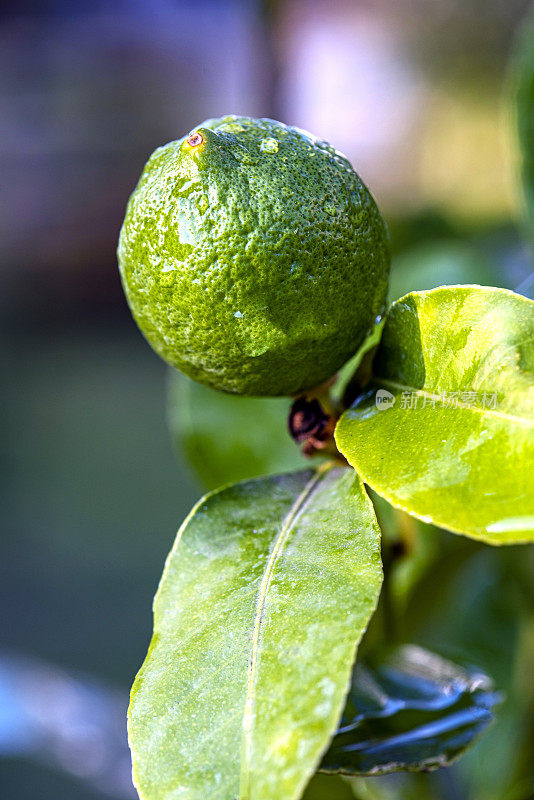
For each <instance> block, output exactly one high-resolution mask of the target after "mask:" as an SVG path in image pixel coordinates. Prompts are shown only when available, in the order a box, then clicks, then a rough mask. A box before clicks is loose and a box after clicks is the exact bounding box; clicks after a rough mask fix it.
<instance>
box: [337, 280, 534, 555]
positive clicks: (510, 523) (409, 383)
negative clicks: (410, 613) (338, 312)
mask: <svg viewBox="0 0 534 800" xmlns="http://www.w3.org/2000/svg"><path fill="white" fill-rule="evenodd" d="M374 375H375V378H374V382H373V383H372V384H371V385H370V387H368V391H367V392H366V395H365V397H364V398H363V399H362V400H361V401H360V402H359V403H357V405H356V406H355V407H354V408H351V409H349V410H348V411H347V412H345V414H344V415H343V416H342V418H341V420H340V422H339V423H338V426H337V430H336V441H337V444H338V447H339V449H340V450H341V452H342V453H343V455H344V456H345V457H346V458H347V460H348V461H349V462H350V463H351V464H352V465H353V466H354V468H355V469H356V470H357V472H358V473H359V474H360V475H361V477H362V478H363V480H364V481H365V482H367V483H368V484H369V485H370V486H371V487H372V488H373V489H375V490H376V492H377V493H378V494H380V495H382V496H383V497H385V498H386V499H387V500H388V501H389V502H390V503H392V504H393V505H395V506H397V507H398V508H402V509H403V510H405V511H407V512H408V513H409V514H412V515H413V516H416V517H418V518H420V519H422V520H423V521H425V522H433V523H435V524H436V525H439V526H440V527H444V528H448V529H449V530H451V531H455V532H457V533H463V534H466V535H468V536H472V537H474V538H478V539H483V540H484V541H486V542H490V543H492V544H505V543H510V542H522V541H523V542H524V541H532V540H534V302H532V301H531V300H527V299H526V298H524V297H521V296H519V295H516V294H514V293H513V292H510V291H508V290H506V289H492V288H488V287H480V286H457V287H454V286H451V287H442V288H439V289H434V290H432V291H429V292H415V293H412V294H409V295H406V297H404V298H402V299H401V300H399V301H397V302H396V303H394V305H393V306H392V308H391V309H390V312H389V314H388V317H387V320H386V325H385V327H384V333H383V335H382V340H381V345H380V347H379V350H378V352H377V357H376V358H375V362H374Z"/></svg>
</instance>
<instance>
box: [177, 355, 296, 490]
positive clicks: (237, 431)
mask: <svg viewBox="0 0 534 800" xmlns="http://www.w3.org/2000/svg"><path fill="white" fill-rule="evenodd" d="M289 405H290V401H289V400H288V399H287V398H263V397H260V398H257V397H252V398H251V397H239V396H237V395H230V394H224V393H223V392H217V391H215V390H214V389H209V388H208V387H206V386H202V384H200V383H197V382H196V381H192V380H191V379H190V378H187V377H186V376H185V375H182V374H181V373H179V372H177V371H176V370H171V371H169V388H168V403H167V409H168V410H167V414H168V420H169V427H170V431H171V437H172V440H173V443H174V445H175V448H176V450H177V451H178V453H179V454H180V455H182V456H184V457H185V460H186V461H187V462H188V463H189V465H190V466H191V467H192V469H193V471H194V473H195V476H196V477H197V478H198V479H199V480H200V482H201V484H203V485H204V486H205V487H206V488H208V489H216V488H217V487H218V486H222V485H223V484H227V483H234V482H236V481H240V480H244V479H246V478H254V477H256V476H259V475H270V474H274V473H277V472H285V471H289V470H293V469H299V468H304V467H305V466H307V465H308V464H309V462H308V461H307V459H306V458H305V457H304V456H303V455H302V453H301V452H300V450H299V448H298V446H297V445H296V444H295V442H294V441H293V440H292V439H291V437H290V435H289V433H288V431H287V416H288V413H289Z"/></svg>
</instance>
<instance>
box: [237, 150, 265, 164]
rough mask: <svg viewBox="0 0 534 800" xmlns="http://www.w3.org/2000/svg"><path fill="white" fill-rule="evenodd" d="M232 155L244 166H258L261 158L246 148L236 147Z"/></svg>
mask: <svg viewBox="0 0 534 800" xmlns="http://www.w3.org/2000/svg"><path fill="white" fill-rule="evenodd" d="M232 153H233V155H234V157H235V158H236V159H237V160H238V161H240V162H241V163H242V164H257V163H258V161H259V157H258V156H257V155H254V154H253V153H250V152H249V151H248V150H245V148H244V147H236V148H235V149H234V150H233V151H232Z"/></svg>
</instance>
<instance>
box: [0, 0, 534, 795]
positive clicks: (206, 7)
mask: <svg viewBox="0 0 534 800" xmlns="http://www.w3.org/2000/svg"><path fill="white" fill-rule="evenodd" d="M527 8H528V3H527V1H526V0H507V2H506V3H504V2H501V0H464V1H463V2H462V1H461V0H451V1H450V2H447V3H443V2H440V1H439V0H400V1H399V2H392V0H389V2H388V0H379V2H372V3H371V2H349V1H348V0H340V2H336V3H331V2H326V0H296V1H295V2H275V1H274V0H273V1H271V2H269V1H268V0H265V1H264V2H259V0H231V1H230V2H223V0H197V1H196V2H195V3H187V2H181V1H180V0H175V1H174V2H173V1H172V0H149V1H148V2H141V1H139V2H134V1H131V2H128V1H127V0H123V1H121V0H108V2H106V3H103V2H91V3H89V2H87V1H86V0H71V2H65V1H63V2H62V1H61V0H58V2H49V3H40V2H36V1H32V0H23V1H22V2H17V3H15V2H9V0H8V2H5V3H4V4H3V6H2V11H1V12H0V64H1V70H0V107H1V109H2V126H1V130H0V142H1V144H2V146H1V148H0V163H1V172H2V176H3V180H2V189H1V192H2V194H1V196H0V203H1V214H0V231H1V237H0V258H1V263H2V269H1V270H0V333H1V344H0V355H1V358H2V364H3V369H2V374H3V378H4V380H3V391H2V395H1V423H0V424H1V437H2V445H3V446H2V466H3V469H2V474H3V480H2V488H1V492H2V498H1V502H2V508H3V515H2V519H3V523H2V527H3V535H2V557H1V560H0V565H1V566H0V569H1V571H2V574H1V580H0V586H1V593H2V614H1V615H0V625H1V648H2V653H4V654H7V656H10V657H12V656H13V655H15V656H16V657H17V658H19V657H21V658H24V659H27V662H25V663H27V664H28V665H29V667H28V669H29V670H30V672H31V670H32V669H34V670H35V676H36V677H35V684H36V686H37V687H39V685H41V686H43V684H42V683H41V677H40V676H42V673H41V672H39V669H43V668H44V667H43V665H45V666H46V670H48V672H47V673H46V674H47V675H48V677H49V678H50V680H51V683H50V686H51V687H52V688H53V687H55V689H54V691H52V688H51V689H50V695H49V697H50V702H49V704H48V708H46V707H45V708H43V709H41V710H40V712H39V725H40V728H39V730H40V731H41V734H40V735H41V737H42V738H41V739H39V738H37V739H35V738H34V739H32V734H31V730H32V725H33V724H34V723H31V724H30V722H29V721H28V720H29V718H30V716H31V713H30V711H29V710H28V707H29V706H31V703H32V702H33V700H32V696H30V695H31V692H30V693H29V692H28V690H26V689H24V690H22V689H20V687H19V688H17V686H16V685H15V684H14V683H13V674H12V673H13V670H15V672H16V669H17V668H16V667H13V664H11V666H9V667H8V666H6V663H7V662H6V663H4V662H2V661H1V660H0V706H1V708H2V710H1V711H0V759H1V760H0V796H1V797H2V798H3V797H5V798H10V799H11V798H17V800H30V798H31V800H35V798H39V800H49V799H50V800H51V799H52V798H54V800H56V799H57V798H61V799H62V800H71V799H72V800H74V798H77V800H78V799H79V798H81V799H82V800H84V799H85V798H87V799H88V800H89V798H92V799H93V800H97V798H101V797H104V796H115V797H130V796H134V795H132V793H131V792H132V790H131V788H129V786H128V778H127V776H126V777H124V775H123V774H122V773H121V775H122V777H120V779H119V778H117V777H116V776H114V777H113V776H111V772H110V770H109V769H108V767H109V765H108V767H106V768H104V767H105V765H104V766H103V764H104V761H105V759H104V756H103V754H102V752H100V751H99V750H98V747H101V749H102V747H103V745H102V742H107V741H108V740H107V739H106V736H107V735H108V734H109V729H108V728H109V726H108V727H106V728H105V731H106V735H105V736H104V734H102V736H100V734H98V723H97V722H95V723H94V725H93V728H91V730H88V729H86V728H83V730H81V729H80V724H79V720H80V718H81V717H82V716H83V713H84V709H85V707H86V706H85V705H84V703H86V704H88V706H89V707H94V706H95V704H94V703H93V701H92V699H91V698H92V697H94V695H92V694H91V692H90V691H89V692H88V693H86V694H84V689H83V687H84V686H87V685H92V683H91V682H95V681H96V684H95V685H96V686H97V687H100V688H101V689H102V691H104V692H110V693H113V692H117V693H118V694H117V697H119V698H120V702H121V703H122V702H124V697H125V693H126V692H127V690H128V687H129V686H130V684H131V682H132V679H133V676H134V675H135V672H136V670H137V669H138V667H139V665H140V663H141V661H142V659H143V657H144V654H145V651H146V647H147V644H148V641H149V637H150V631H151V600H152V596H153V594H154V591H155V588H156V586H157V582H158V579H159V575H160V573H161V569H162V565H163V561H164V558H165V556H166V553H167V552H168V550H169V548H170V545H171V543H172V540H173V538H174V535H175V532H176V530H177V528H178V526H179V524H180V522H181V521H182V519H183V518H184V516H185V515H186V513H187V511H188V510H189V508H190V506H191V505H192V504H193V502H194V501H195V499H196V498H197V497H198V495H199V493H200V492H201V491H202V486H201V483H202V481H204V482H205V483H207V484H210V483H213V482H215V483H216V482H218V480H219V475H218V471H217V469H216V468H214V466H213V463H212V462H211V461H210V446H209V439H205V441H204V442H203V443H202V446H200V444H199V442H198V440H195V439H194V437H193V438H192V439H190V440H188V441H186V442H185V443H182V444H183V447H182V450H183V451H185V453H189V455H191V454H192V451H194V452H193V456H194V460H196V464H195V466H194V468H193V469H191V468H190V467H189V466H187V465H186V457H185V454H184V452H182V456H181V458H178V459H177V458H176V457H175V454H174V453H173V443H172V441H171V437H170V436H169V433H168V430H167V421H166V412H165V405H166V399H165V396H166V386H167V374H166V370H165V367H164V365H163V364H162V363H161V362H160V361H159V359H158V358H157V357H156V356H155V355H154V354H153V353H152V352H151V351H150V349H149V347H148V346H147V344H146V343H145V342H144V340H143V339H142V337H141V336H140V335H139V333H138V332H137V330H136V328H135V325H134V323H133V322H132V320H131V318H130V315H129V312H128V310H127V307H126V304H125V301H124V299H123V295H122V291H121V287H120V282H119V278H118V272H117V268H116V259H115V247H116V241H117V237H118V232H119V228H120V224H121V221H122V216H123V213H124V208H125V204H126V201H127V198H128V195H129V193H130V192H131V191H132V190H133V188H134V186H135V183H136V181H137V178H138V176H139V174H140V171H141V169H142V166H143V164H144V162H145V161H146V159H147V157H148V155H149V154H150V153H151V151H152V150H153V149H154V148H155V147H156V146H158V145H160V144H162V143H163V142H166V141H169V140H171V139H175V138H178V137H179V136H181V135H183V134H184V133H185V132H187V131H188V130H189V129H191V128H192V127H193V126H194V125H195V124H197V123H198V122H199V121H201V120H202V119H204V118H206V117H212V116H217V115H220V114H225V113H238V114H250V115H258V116H272V117H275V118H279V119H282V120H283V121H285V122H287V123H289V124H296V125H300V126H302V127H304V128H307V129H310V130H312V131H313V132H314V133H316V134H317V135H319V136H323V137H325V138H328V139H330V140H331V141H332V142H333V143H334V144H335V145H336V146H337V147H339V148H340V149H341V150H344V151H345V152H346V153H347V155H348V156H349V157H350V158H351V160H352V162H353V164H354V166H355V168H356V169H357V170H358V172H359V173H360V174H361V175H362V177H363V179H364V180H365V181H366V182H367V183H368V184H369V185H370V187H371V189H372V191H373V193H374V194H375V196H376V198H377V200H378V203H379V205H380V207H381V208H382V210H383V213H384V215H385V216H386V218H387V220H388V223H389V225H390V229H391V234H392V242H393V250H394V256H395V257H394V271H393V276H392V288H391V298H392V299H394V298H395V297H398V296H400V295H402V294H403V293H404V292H406V291H407V290H408V289H410V288H429V287H431V286H434V285H439V284H440V283H457V282H462V283H469V282H477V283H487V284H492V285H497V286H507V287H509V288H516V289H517V290H518V291H521V292H523V293H525V294H527V295H529V296H530V297H532V296H533V294H532V293H533V289H534V281H533V280H532V256H531V253H530V252H529V250H528V247H527V246H526V245H525V243H524V240H523V239H522V237H521V232H520V227H521V226H520V200H519V190H518V185H517V174H516V173H517V156H516V144H515V136H514V129H513V119H512V115H511V100H510V97H511V90H510V86H511V80H510V73H509V66H508V65H509V61H510V55H511V53H512V51H513V47H514V42H515V39H516V35H517V30H518V27H519V26H520V23H521V21H522V19H523V17H524V15H525V13H526V11H527ZM182 388H183V387H182ZM184 391H185V390H184ZM275 402H278V401H275ZM187 403H188V401H187V399H183V400H180V401H179V403H178V414H179V413H180V408H181V409H182V410H183V413H184V419H185V418H186V415H187V413H189V412H190V411H191V409H190V408H189V407H188V405H187ZM210 403H211V401H210V400H206V406H205V407H206V409H208V411H207V412H206V413H208V412H209V404H210ZM180 404H181V405H180ZM280 404H281V405H280V412H281V419H280V425H281V434H280V435H281V436H282V437H285V436H286V434H285V431H284V430H282V428H283V426H284V425H285V420H284V419H283V408H282V406H283V405H284V401H280ZM188 409H189V411H188ZM277 411H278V406H277ZM176 413H177V412H176V405H174V406H173V415H174V416H175V415H176ZM209 413H211V414H212V422H213V418H214V416H213V415H215V418H216V415H217V414H218V413H219V412H218V408H217V406H214V407H213V408H211V412H209ZM229 413H231V414H232V413H233V414H234V420H235V412H233V411H232V412H229ZM174 416H173V417H172V419H173V420H174V422H173V430H174V438H176V437H178V438H180V437H181V435H182V434H181V432H180V430H177V423H176V420H175V418H174ZM260 416H261V415H260ZM269 419H270V417H269ZM230 424H231V423H229V425H230ZM234 424H235V423H234ZM269 424H271V422H269ZM274 424H275V420H273V425H274ZM179 427H180V425H179V423H178V428H179ZM228 430H231V428H228ZM189 432H190V431H189ZM282 441H283V444H282V445H281V447H282V448H283V450H282V454H281V456H280V459H281V460H280V462H279V466H281V467H284V466H289V465H290V464H291V463H292V461H293V459H294V458H296V459H297V461H298V454H296V453H295V455H294V456H293V454H292V453H291V452H290V443H289V440H288V439H283V440H282ZM234 444H235V443H234ZM248 446H250V442H248ZM239 447H242V448H243V449H239ZM239 447H238V448H237V450H236V448H235V447H234V452H233V453H230V457H231V458H232V459H233V464H234V466H235V464H236V461H237V462H239V461H241V462H242V461H243V460H246V458H247V450H246V447H247V443H246V442H244V443H243V444H242V445H239ZM195 453H196V456H195ZM277 463H278V462H277ZM260 468H261V464H258V463H256V465H255V466H254V469H256V470H259V469H260ZM239 469H241V467H239ZM395 524H396V523H395ZM386 527H387V524H386ZM414 536H417V537H419V538H420V548H419V549H418V551H417V552H418V554H419V555H418V557H417V558H415V559H413V560H409V559H407V560H406V561H405V562H403V563H401V565H400V566H399V574H398V576H397V578H396V579H397V581H398V602H399V604H403V606H402V607H403V608H405V609H406V611H407V617H406V618H405V620H408V622H407V621H405V622H404V623H403V626H404V627H403V635H404V636H405V637H406V638H408V639H410V640H413V641H417V642H418V643H420V644H423V645H428V646H430V647H434V648H435V649H436V650H438V651H440V652H442V653H443V654H444V655H448V656H452V657H454V656H458V657H459V658H462V659H464V660H467V661H472V662H473V663H476V664H477V665H478V666H480V667H481V668H483V669H485V670H486V671H487V672H488V673H489V674H491V675H493V677H494V678H495V679H496V681H497V683H498V685H499V686H501V687H503V688H505V689H506V690H507V692H508V697H509V701H508V702H507V703H506V704H505V706H504V707H503V709H502V710H501V714H500V717H499V722H498V723H497V724H496V725H495V726H494V728H493V729H492V731H491V732H490V733H489V734H488V736H487V737H486V738H485V740H483V741H482V742H481V744H480V745H479V746H478V747H477V748H476V749H475V750H474V751H473V752H472V753H471V754H470V755H469V756H467V757H466V758H465V760H464V761H462V762H460V764H459V765H458V766H457V767H454V768H453V769H451V770H447V771H443V772H441V773H438V774H437V775H435V776H422V777H420V778H416V779H411V778H404V777H400V778H397V777H394V776H393V777H391V778H383V779H376V780H375V781H373V780H369V781H365V782H357V785H355V789H354V791H355V793H356V796H358V797H361V798H362V800H365V798H369V800H372V799H373V798H376V799H377V800H380V798H383V800H388V798H407V799H408V798H411V797H417V798H418V799H421V800H425V798H427V797H428V798H429V800H436V799H438V800H439V798H443V800H528V798H531V797H534V777H533V774H534V770H533V768H532V761H533V759H532V755H533V754H532V742H533V741H534V720H533V715H532V705H533V689H532V677H531V676H532V674H534V666H533V665H534V660H533V656H532V651H533V650H534V623H533V621H532V618H533V614H532V611H533V598H532V589H531V584H532V569H531V568H532V551H531V548H528V549H527V548H525V549H522V550H521V551H520V552H518V548H510V549H509V550H507V551H506V553H503V552H502V551H496V550H490V549H489V548H485V547H483V546H481V545H475V544H473V543H470V542H465V541H462V540H460V538H459V537H453V536H451V535H449V534H439V535H437V534H436V532H435V531H434V530H432V529H429V530H422V529H421V526H417V531H416V532H415V533H414ZM527 550H528V555H527ZM529 569H530V572H529ZM430 611H432V615H431V614H430ZM370 636H372V631H370ZM32 665H33V666H32ZM32 674H34V673H32ZM46 686H48V684H46ZM13 687H15V688H13ZM95 691H96V689H95ZM106 696H107V695H106ZM110 697H111V694H110ZM23 719H24V720H26V721H27V726H26V728H25V731H26V733H25V734H24V735H23V733H20V736H19V738H17V737H16V736H15V734H14V731H15V728H17V725H19V723H20V724H21V720H23ZM119 719H120V720H121V722H120V725H122V722H123V717H122V716H121V714H119ZM34 722H35V720H34ZM110 724H111V723H110ZM77 726H78V727H77ZM34 727H35V725H34ZM82 727H83V726H82ZM45 729H46V736H45V734H44V733H43V731H44V730H45ZM60 729H61V730H60ZM95 731H96V733H95ZM123 735H124V730H123V728H122V727H121V730H120V732H118V733H117V742H118V743H117V744H116V746H117V748H118V749H117V752H119V751H120V752H121V753H122V750H120V748H121V747H123V744H121V742H122V739H121V737H122V736H123ZM99 736H100V738H99ZM25 737H26V738H25ZM69 737H70V738H69ZM84 737H86V739H84ZM91 737H92V738H91ZM84 741H87V742H89V741H90V743H91V747H93V746H94V753H93V756H94V758H93V762H91V764H88V763H87V759H86V758H85V757H84V753H85V754H86V753H87V752H88V750H89V748H88V747H87V746H85V745H84ZM521 741H522V742H523V744H524V747H523V748H522V749H521V748H520V747H519V746H518V742H521ZM69 742H71V743H72V742H74V744H75V748H78V750H79V752H78V751H77V750H76V749H74V750H73V749H72V748H71V749H69V747H70V745H69ZM99 742H100V745H99V744H98V743H99ZM73 746H74V745H73ZM104 749H105V748H104ZM91 752H93V751H91ZM73 753H77V758H75V757H74V755H73ZM99 754H100V755H99ZM99 758H100V761H99V760H98V759H99ZM126 771H127V770H126ZM325 780H327V779H323V778H321V779H318V783H317V786H319V784H320V783H321V782H322V783H323V784H324V782H325ZM330 780H331V782H330V783H329V784H328V786H329V788H328V789H324V787H323V794H322V795H321V796H324V797H332V798H333V799H334V798H335V797H339V798H342V797H345V795H346V793H347V791H348V789H347V785H346V784H342V783H340V782H339V781H337V780H336V779H330ZM332 781H334V782H333V783H332ZM334 784H339V787H340V788H339V787H338V789H339V794H336V792H337V791H338V789H336V788H335V787H334ZM320 788H321V787H320V786H319V789H320ZM312 791H315V789H313V787H312V788H311V789H310V793H311V792H312ZM317 791H318V790H317ZM325 792H327V793H325ZM314 796H315V795H314ZM317 796H318V795H317ZM311 797H312V795H311V794H310V798H311Z"/></svg>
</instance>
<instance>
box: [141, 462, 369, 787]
mask: <svg viewBox="0 0 534 800" xmlns="http://www.w3.org/2000/svg"><path fill="white" fill-rule="evenodd" d="M381 579H382V568H381V561H380V542H379V529H378V525H377V523H376V518H375V516H374V512H373V509H372V506H371V504H370V501H369V499H368V497H367V495H366V493H365V491H364V489H363V486H362V484H361V482H360V480H359V478H358V477H357V476H355V475H354V473H353V472H352V471H350V470H347V469H346V468H343V467H333V466H331V465H329V464H328V465H326V464H325V465H323V466H322V467H320V468H319V469H318V470H316V471H312V470H304V471H301V472H296V473H293V474H290V475H285V476H284V475H283V476H273V477H269V478H262V479H257V480H251V481H247V482H244V483H241V484H237V485H235V486H232V487H229V488H226V489H222V490H220V491H218V492H214V493H213V494H210V495H208V496H207V497H205V498H204V499H202V500H201V501H200V502H199V503H198V505H197V506H196V507H195V508H194V509H193V511H192V512H191V514H190V515H189V517H188V518H187V520H186V521H185V523H184V525H183V526H182V528H181V530H180V532H179V534H178V537H177V540H176V543H175V545H174V548H173V550H172V552H171V554H170V556H169V558H168V560H167V564H166V566H165V571H164V574H163V578H162V581H161V585H160V588H159V590H158V594H157V596H156V600H155V606H154V637H153V639H152V643H151V645H150V649H149V653H148V656H147V658H146V661H145V663H144V665H143V667H142V668H141V671H140V672H139V675H138V676H137V679H136V681H135V684H134V687H133V690H132V699H131V705H130V712H129V734H130V743H131V747H132V752H133V763H134V778H135V783H136V786H137V787H138V789H139V793H140V796H141V797H142V798H143V800H175V799H177V798H180V799H181V798H184V800H185V798H187V800H205V798H208V797H209V798H210V800H217V798H219V799H220V800H232V798H239V800H280V798H284V800H292V799H294V798H298V797H300V795H301V793H302V791H303V790H304V787H305V785H306V783H307V781H308V780H309V778H310V776H311V775H312V773H313V772H314V770H315V768H316V766H317V763H318V761H319V759H320V757H321V755H322V753H323V752H324V750H325V748H326V746H327V745H328V741H329V738H330V736H331V734H332V733H333V732H334V731H335V729H336V726H337V723H338V719H339V716H340V714H341V710H342V707H343V702H344V699H345V695H346V691H347V689H348V685H349V681H350V674H351V668H352V663H353V660H354V656H355V652H356V646H357V643H358V641H359V639H360V637H361V636H362V633H363V631H364V629H365V627H366V625H367V623H368V621H369V619H370V617H371V615H372V613H373V611H374V609H375V607H376V603H377V599H378V594H379V591H380V585H381Z"/></svg>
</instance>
